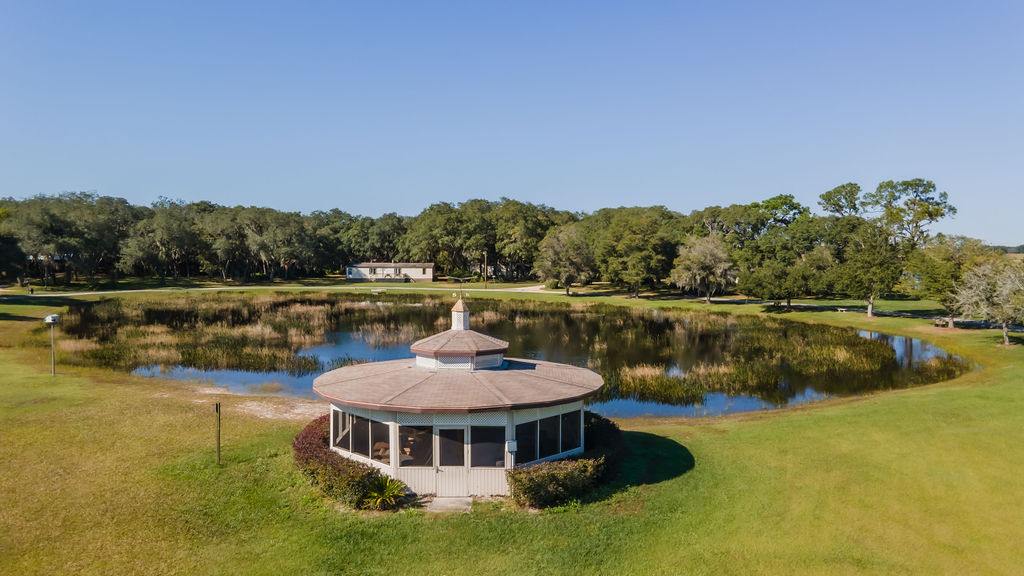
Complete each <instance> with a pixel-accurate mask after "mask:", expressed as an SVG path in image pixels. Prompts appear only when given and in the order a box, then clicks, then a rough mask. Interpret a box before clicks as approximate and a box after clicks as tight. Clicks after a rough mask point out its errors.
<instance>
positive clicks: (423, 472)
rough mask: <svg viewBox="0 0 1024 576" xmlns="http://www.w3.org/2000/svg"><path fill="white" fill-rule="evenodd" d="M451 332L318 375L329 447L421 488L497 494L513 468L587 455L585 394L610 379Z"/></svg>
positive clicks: (466, 325) (459, 329)
mask: <svg viewBox="0 0 1024 576" xmlns="http://www.w3.org/2000/svg"><path fill="white" fill-rule="evenodd" d="M451 313H452V326H451V329H449V330H446V331H444V332H441V333H438V334H434V335H432V336H429V337H427V338H424V339H422V340H418V341H416V342H414V343H413V344H412V346H411V347H410V351H411V352H412V353H413V354H415V357H414V358H406V359H401V360H390V361H386V362H371V363H366V364H356V365H352V366H346V367H343V368H338V369H336V370H332V371H330V372H327V373H325V374H322V375H321V376H319V377H317V378H316V379H315V380H314V381H313V391H314V392H315V393H316V394H317V395H319V396H320V397H322V398H324V399H326V400H328V401H329V402H330V403H331V448H332V449H333V450H335V451H336V452H338V453H339V454H341V455H342V456H345V457H346V458H351V459H353V460H358V461H360V462H364V463H366V464H369V465H371V466H374V467H376V468H379V469H380V470H381V471H382V472H383V473H385V474H387V475H389V476H392V477H394V478H397V479H399V480H401V481H402V482H404V483H405V484H406V485H407V486H409V488H410V489H411V490H413V491H414V492H416V493H417V494H421V495H423V494H436V495H437V496H494V495H506V494H508V492H509V487H508V481H507V478H506V471H507V470H508V469H511V468H513V467H515V466H521V465H525V464H529V463H532V462H539V461H543V460H555V459H559V458H565V457H568V456H572V455H574V454H579V453H582V452H583V449H584V445H583V444H584V441H583V400H584V399H585V398H587V397H589V396H592V395H594V394H596V393H597V392H598V391H599V390H600V389H601V387H602V386H603V384H604V381H603V379H602V378H601V376H600V375H599V374H597V373H595V372H593V371H591V370H588V369H586V368H580V367H576V366H571V365H568V364H558V363H554V362H545V361H540V360H526V359H520V358H507V357H505V353H506V352H507V351H508V342H506V341H504V340H499V339H497V338H493V337H491V336H487V335H486V334H481V333H479V332H476V331H474V330H471V329H470V321H469V308H468V307H467V306H466V303H465V302H464V301H463V300H462V299H461V298H460V299H459V300H458V302H456V303H455V306H454V307H452V311H451Z"/></svg>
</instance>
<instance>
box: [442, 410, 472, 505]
mask: <svg viewBox="0 0 1024 576" xmlns="http://www.w3.org/2000/svg"><path fill="white" fill-rule="evenodd" d="M466 428H467V427H466V426H438V427H436V428H435V431H436V434H435V437H436V438H437V450H436V451H435V452H434V453H435V454H437V455H438V458H437V495H438V496H468V495H469V486H468V471H469V468H468V467H467V466H466V464H468V462H467V461H466V460H467V458H466V432H467V430H466Z"/></svg>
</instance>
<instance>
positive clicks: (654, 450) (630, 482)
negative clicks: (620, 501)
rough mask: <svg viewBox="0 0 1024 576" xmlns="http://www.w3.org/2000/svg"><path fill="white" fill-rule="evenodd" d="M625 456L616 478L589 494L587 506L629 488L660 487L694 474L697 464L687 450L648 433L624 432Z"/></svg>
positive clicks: (666, 439)
mask: <svg viewBox="0 0 1024 576" xmlns="http://www.w3.org/2000/svg"><path fill="white" fill-rule="evenodd" d="M622 438H623V440H624V441H625V443H626V454H625V457H624V458H623V460H622V463H621V464H620V465H619V470H618V474H617V475H616V476H615V478H614V479H613V480H612V481H611V482H609V483H608V484H605V485H604V486H601V487H600V488H598V489H597V490H595V491H594V492H592V493H591V494H590V496H589V497H588V498H586V499H585V500H586V501H587V502H598V501H601V500H605V499H607V498H610V497H611V496H613V495H614V494H616V493H618V492H622V491H625V490H626V489H628V488H631V487H636V486H644V485H650V484H658V483H660V482H664V481H666V480H672V479H673V478H678V477H680V476H682V475H683V474H686V473H687V472H689V471H690V470H693V468H694V466H696V460H695V459H694V457H693V453H691V452H690V451H689V450H688V449H687V448H686V446H683V445H682V444H680V443H678V442H676V441H675V440H671V439H669V438H665V437H664V436H658V435H656V434H650V433H648V432H633V431H629V432H623V433H622Z"/></svg>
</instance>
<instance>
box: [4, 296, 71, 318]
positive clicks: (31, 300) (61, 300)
mask: <svg viewBox="0 0 1024 576" xmlns="http://www.w3.org/2000/svg"><path fill="white" fill-rule="evenodd" d="M72 302H74V299H73V298H70V297H67V296H21V295H15V296H6V297H4V298H0V304H2V305H3V306H4V307H6V308H8V310H9V311H5V312H0V321H8V322H35V321H42V317H41V316H38V315H32V316H30V315H28V314H19V312H28V311H29V309H30V308H39V307H53V308H63V307H65V306H67V305H68V304H70V303H72ZM22 306H24V307H25V308H26V309H25V310H19V308H21V307H22ZM36 314H38V312H36Z"/></svg>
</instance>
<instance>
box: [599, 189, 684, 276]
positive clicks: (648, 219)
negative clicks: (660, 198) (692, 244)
mask: <svg viewBox="0 0 1024 576" xmlns="http://www.w3.org/2000/svg"><path fill="white" fill-rule="evenodd" d="M579 226H580V230H581V231H582V232H583V234H584V236H586V238H587V243H588V244H589V245H590V247H591V251H592V252H593V253H594V259H595V261H596V263H597V268H598V272H599V274H600V276H601V278H602V279H603V280H605V281H608V282H615V283H619V284H625V285H627V286H629V287H630V288H632V289H633V294H634V296H639V291H640V285H641V284H643V283H645V282H647V283H655V282H658V281H660V280H661V279H663V278H665V277H666V276H668V273H669V269H670V266H671V263H672V258H673V255H674V254H675V252H676V246H677V245H678V244H679V241H680V239H681V238H682V229H683V221H682V218H681V217H680V215H679V214H677V213H675V212H672V211H671V210H668V209H666V208H665V207H664V206H651V207H628V208H603V209H601V210H598V211H597V212H595V213H594V214H591V215H589V216H587V217H585V218H583V219H582V220H580V222H579Z"/></svg>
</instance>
